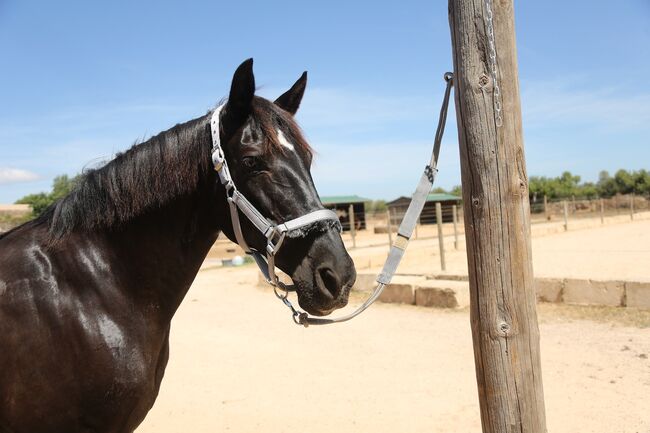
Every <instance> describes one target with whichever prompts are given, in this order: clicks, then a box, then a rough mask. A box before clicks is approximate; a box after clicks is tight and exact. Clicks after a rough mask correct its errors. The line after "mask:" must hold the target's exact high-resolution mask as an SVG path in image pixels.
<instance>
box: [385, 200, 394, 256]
mask: <svg viewBox="0 0 650 433" xmlns="http://www.w3.org/2000/svg"><path fill="white" fill-rule="evenodd" d="M386 230H387V231H388V248H390V246H391V245H393V226H392V225H391V222H390V209H388V210H387V211H386Z"/></svg>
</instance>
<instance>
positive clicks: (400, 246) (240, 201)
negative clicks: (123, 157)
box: [211, 72, 454, 327]
mask: <svg viewBox="0 0 650 433" xmlns="http://www.w3.org/2000/svg"><path fill="white" fill-rule="evenodd" d="M453 78H454V75H453V74H452V73H451V72H447V73H446V74H445V75H444V79H445V81H446V83H447V87H446V89H445V95H444V97H443V100H442V107H441V108H440V117H439V119H438V128H437V130H436V136H435V140H434V143H433V152H432V153H431V160H430V161H429V164H427V166H426V167H425V168H424V173H422V176H421V177H420V182H419V183H418V186H417V187H416V189H415V192H414V193H413V196H412V197H411V203H410V204H409V207H408V209H407V210H406V213H405V214H404V218H403V219H402V222H401V223H400V226H399V228H398V229H397V236H396V237H395V241H394V242H393V245H391V247H390V251H389V252H388V257H387V258H386V262H385V263H384V267H383V269H382V270H381V273H380V274H379V275H378V276H377V287H376V288H375V290H374V291H373V292H372V294H371V295H370V296H369V297H368V299H366V300H365V302H364V303H363V304H361V305H360V306H359V307H358V308H357V309H356V310H354V311H353V312H352V313H350V314H346V315H344V316H340V317H337V318H334V319H328V318H320V317H311V316H309V315H308V314H307V313H304V312H301V311H299V310H296V309H295V308H294V306H293V305H292V304H291V302H290V301H289V299H288V295H289V291H291V290H293V287H292V286H287V285H285V284H283V283H282V282H281V281H280V280H278V277H277V275H275V254H276V253H277V252H278V250H279V249H280V247H281V246H282V242H283V241H284V238H285V237H286V236H290V237H291V235H292V234H293V235H294V236H296V234H297V236H301V235H304V233H305V232H306V231H307V230H305V228H310V227H309V226H314V227H315V228H320V229H322V230H327V229H328V228H329V227H331V226H332V225H334V226H335V227H337V228H338V230H339V231H340V230H341V223H340V222H339V220H338V217H337V216H336V214H335V213H334V212H332V211H330V210H327V209H318V210H315V211H313V212H310V213H308V214H306V215H303V216H301V217H298V218H295V219H292V220H290V221H287V222H285V223H283V224H273V223H272V222H270V221H269V220H267V219H266V218H264V216H263V215H262V214H260V213H259V212H258V210H257V209H255V206H253V205H252V204H251V203H250V202H249V201H248V200H246V197H244V196H243V195H242V194H241V193H240V192H239V191H237V188H235V184H234V183H233V180H232V177H231V176H230V170H228V164H227V163H226V158H225V156H224V153H223V149H222V148H221V139H220V136H219V131H220V124H219V116H220V113H221V110H222V109H223V105H222V106H220V107H219V108H217V109H216V110H215V111H214V113H213V114H212V121H211V127H212V143H213V147H212V162H213V163H214V169H215V170H216V171H217V172H218V173H219V178H220V179H221V183H222V184H223V185H224V186H225V188H226V196H227V198H228V203H229V205H230V215H231V219H232V225H233V230H234V231H235V237H236V238H237V243H238V244H239V245H240V246H241V247H242V248H243V250H244V251H246V253H247V254H250V255H252V256H253V258H254V259H255V262H257V265H258V266H259V268H260V270H261V271H262V273H263V274H264V277H266V281H267V282H268V283H269V284H271V285H272V286H273V290H274V291H275V295H276V296H277V297H278V298H280V299H281V300H282V302H284V304H285V305H286V306H287V307H288V308H289V309H291V312H292V314H293V321H294V322H296V324H298V325H303V326H305V327H306V326H308V325H327V324H330V323H340V322H347V321H348V320H350V319H352V318H354V317H356V316H358V315H359V314H361V313H362V312H363V311H364V310H366V308H368V307H370V305H372V303H373V302H375V301H376V300H377V299H378V298H379V295H381V293H382V291H383V290H384V287H386V285H387V284H389V283H390V282H391V280H392V278H393V275H395V272H396V271H397V266H398V265H399V263H400V261H401V260H402V257H403V256H404V252H405V251H406V247H407V246H408V242H409V240H410V239H411V235H412V234H413V230H414V229H415V226H416V224H417V222H418V220H419V217H420V214H421V213H422V209H424V205H425V204H426V200H427V196H428V195H429V192H431V187H433V181H434V180H435V177H436V174H437V173H438V168H437V166H438V155H439V154H440V144H441V142H442V135H443V133H444V131H445V123H446V120H447V108H448V107H449V96H450V93H451V88H452V86H453ZM239 211H241V212H242V213H243V214H244V215H245V216H246V218H248V219H249V220H250V222H252V223H253V225H254V226H255V227H256V228H257V230H259V231H260V233H262V234H263V235H264V236H265V237H266V239H267V244H266V252H265V253H266V258H265V257H264V256H263V255H262V254H260V252H258V251H256V250H254V249H253V248H249V247H248V245H247V244H246V240H245V239H244V235H243V234H242V231H241V225H240V223H239ZM320 221H328V222H329V223H330V224H323V225H320V227H319V225H318V224H317V223H318V222H320ZM323 227H324V228H323ZM278 289H280V290H282V291H284V293H283V294H281V293H279V292H278Z"/></svg>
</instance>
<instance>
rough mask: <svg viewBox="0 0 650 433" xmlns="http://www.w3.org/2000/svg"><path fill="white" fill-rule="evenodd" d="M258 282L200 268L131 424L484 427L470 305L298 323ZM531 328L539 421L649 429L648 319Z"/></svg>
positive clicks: (314, 429)
mask: <svg viewBox="0 0 650 433" xmlns="http://www.w3.org/2000/svg"><path fill="white" fill-rule="evenodd" d="M256 279H257V276H256V270H255V269H253V268H252V267H245V268H238V269H232V268H231V269H220V270H211V271H203V272H201V273H200V274H199V276H198V278H197V280H196V282H195V284H194V286H193V287H192V289H191V290H190V292H189V294H188V296H187V298H186V300H185V302H184V303H183V305H182V306H181V308H180V309H179V311H178V314H177V316H176V318H175V319H174V322H173V325H172V338H171V341H172V347H171V359H170V363H169V366H168V368H167V372H166V376H165V379H164V380H163V386H162V389H161V393H160V396H159V398H158V401H157V402H156V405H155V406H154V408H153V409H152V411H151V412H150V414H149V416H148V417H147V419H146V420H145V422H144V423H143V425H142V426H141V427H140V429H138V433H148V432H152V433H153V432H156V433H167V432H190V431H191V432H193V433H198V432H215V431H232V432H269V433H274V432H296V431H300V432H309V433H320V432H323V433H325V432H327V433H331V432H373V433H383V432H386V433H388V432H390V433H394V432H405V433H411V432H445V433H450V432H459V433H461V432H462V433H467V432H479V431H480V421H479V414H478V400H477V393H476V384H475V379H474V365H473V355H472V344H471V335H470V329H469V317H468V314H467V312H462V311H461V312H446V311H441V310H432V309H424V308H418V307H410V306H395V305H387V304H380V305H376V306H374V307H373V308H372V309H371V310H370V311H369V312H367V313H366V315H365V316H362V317H361V318H359V319H356V320H355V321H353V322H351V323H348V324H344V325H340V326H331V327H323V328H315V327H314V328H309V329H303V328H299V327H297V326H295V325H293V324H292V323H291V320H290V317H289V315H288V313H287V311H285V310H286V309H285V308H284V307H283V306H282V305H281V304H280V303H279V302H278V301H277V300H276V299H275V298H274V297H273V295H272V294H271V293H270V292H267V291H262V290H260V289H258V288H255V287H254V286H253V284H254V282H255V281H256ZM224 282H228V283H227V285H224V284H223V283H224ZM542 310H543V309H542ZM540 330H541V336H542V362H543V373H544V386H545V393H546V405H547V417H548V431H549V432H554V433H563V432H567V433H568V432H571V433H575V432H581V433H588V432H599V433H600V432H602V433H612V432H617V433H618V432H620V433H627V432H629V433H634V432H640V433H647V432H650V410H649V408H650V404H649V403H648V395H650V360H649V359H648V357H650V330H649V329H638V328H630V327H623V326H613V325H608V324H600V323H595V322H590V321H581V320H577V321H573V320H569V319H558V318H555V317H554V316H550V317H548V318H545V317H544V314H542V324H541V326H540Z"/></svg>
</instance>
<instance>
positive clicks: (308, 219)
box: [210, 105, 342, 317]
mask: <svg viewBox="0 0 650 433" xmlns="http://www.w3.org/2000/svg"><path fill="white" fill-rule="evenodd" d="M223 107H224V105H221V106H219V107H218V108H217V109H216V110H215V111H214V113H212V119H211V121H210V127H211V130H212V163H213V165H214V169H215V170H216V171H217V173H218V174H219V179H220V181H221V184H222V185H223V186H224V187H225V188H226V197H227V200H228V205H229V206H230V219H231V220H232V227H233V231H234V232H235V238H236V239H237V243H238V244H239V246H240V247H241V248H242V249H243V250H244V251H245V252H246V254H250V255H251V256H252V257H253V258H254V259H255V262H256V263H257V265H258V266H259V268H260V271H262V274H263V275H264V277H265V278H266V281H267V282H268V283H269V284H271V285H272V286H273V288H274V290H275V293H276V295H277V296H278V297H279V298H280V299H283V301H285V303H287V302H288V300H287V299H286V297H287V292H289V291H292V290H294V288H293V286H288V285H286V284H284V283H282V282H281V281H280V280H279V279H278V276H277V275H276V273H275V255H276V254H277V252H278V251H279V250H280V248H281V247H282V243H283V242H284V239H285V237H287V236H289V237H300V236H304V235H305V234H306V233H307V232H310V231H314V230H317V229H320V230H323V231H325V230H328V229H330V228H332V227H336V228H337V229H338V230H339V231H341V229H342V228H341V223H340V222H339V218H338V216H337V215H336V213H335V212H333V211H331V210H328V209H317V210H315V211H313V212H309V213H308V214H305V215H302V216H300V217H298V218H294V219H292V220H289V221H286V222H284V223H282V224H275V223H273V222H272V221H270V220H269V219H267V218H265V217H264V215H262V214H261V213H260V212H259V211H258V210H257V209H256V208H255V206H253V204H252V203H251V202H250V201H248V200H247V199H246V197H245V196H244V195H243V194H242V193H240V192H239V190H237V187H236V186H235V183H234V181H233V179H232V176H231V174H230V169H229V168H228V163H227V162H226V157H225V154H224V152H223V148H222V147H221V134H220V131H221V123H220V116H221V111H222V110H223ZM239 211H241V213H242V214H244V216H245V217H246V218H247V219H248V220H249V221H250V222H251V223H252V224H253V226H255V228H256V229H257V230H258V231H259V232H260V233H261V234H262V235H263V236H264V237H265V238H266V251H264V253H263V254H262V253H261V252H259V251H257V250H255V249H254V248H251V247H249V246H248V243H247V242H246V239H244V234H243V233H242V229H241V223H240V221H239ZM321 221H327V223H326V224H318V223H319V222H321ZM278 288H279V289H281V290H283V291H284V292H285V293H284V294H280V293H278V291H277V289H278ZM294 311H295V310H294ZM298 314H301V313H299V312H296V314H295V315H294V317H295V316H296V315H298Z"/></svg>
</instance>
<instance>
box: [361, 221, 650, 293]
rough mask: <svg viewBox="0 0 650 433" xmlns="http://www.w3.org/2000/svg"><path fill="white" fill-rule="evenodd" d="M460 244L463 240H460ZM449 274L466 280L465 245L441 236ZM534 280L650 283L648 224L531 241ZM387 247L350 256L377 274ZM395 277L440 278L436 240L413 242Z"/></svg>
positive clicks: (588, 230)
mask: <svg viewBox="0 0 650 433" xmlns="http://www.w3.org/2000/svg"><path fill="white" fill-rule="evenodd" d="M461 241H462V238H461ZM445 245H446V251H447V253H446V262H447V272H448V273H452V274H464V275H467V256H466V254H465V251H464V248H465V246H464V244H463V243H461V245H460V250H454V248H453V237H450V236H447V237H445ZM532 247H533V269H534V272H535V276H538V277H553V278H586V279H596V280H629V281H650V266H648V264H650V220H647V219H646V220H641V221H634V222H626V223H621V224H608V225H605V226H602V227H600V226H596V227H595V228H589V229H581V230H572V231H568V232H566V233H564V232H560V233H555V234H552V235H548V236H542V237H533V239H532ZM387 249H388V247H387V246H380V247H374V248H359V249H356V250H352V252H351V254H352V257H353V258H354V260H355V263H356V264H357V267H358V268H359V269H363V270H365V269H371V270H378V269H380V267H381V265H382V264H383V261H384V260H385V258H386V252H387ZM399 272H407V273H408V272H411V273H420V274H421V273H441V270H440V256H439V252H438V241H437V239H427V240H420V241H418V240H416V241H412V242H411V243H410V245H409V249H408V250H407V251H406V254H405V256H404V260H403V262H402V264H400V267H399Z"/></svg>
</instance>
